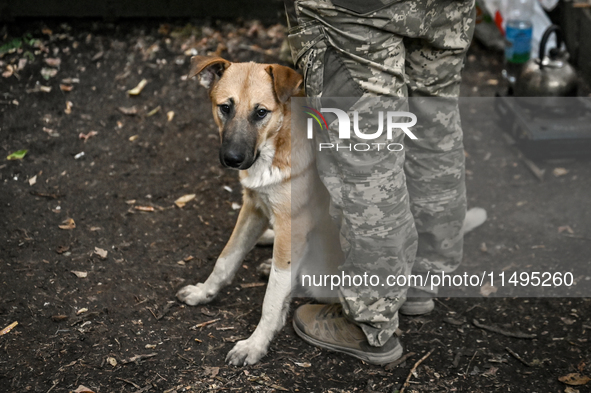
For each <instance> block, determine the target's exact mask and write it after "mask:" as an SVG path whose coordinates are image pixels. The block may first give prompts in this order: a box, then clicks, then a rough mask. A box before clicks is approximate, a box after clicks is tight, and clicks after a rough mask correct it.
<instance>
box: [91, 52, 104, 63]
mask: <svg viewBox="0 0 591 393" xmlns="http://www.w3.org/2000/svg"><path fill="white" fill-rule="evenodd" d="M104 55H105V52H103V51H100V52H97V53H96V54H95V55H94V56H92V59H90V60H91V61H97V60H99V59H100V58H101V57H103V56H104Z"/></svg>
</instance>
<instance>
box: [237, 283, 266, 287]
mask: <svg viewBox="0 0 591 393" xmlns="http://www.w3.org/2000/svg"><path fill="white" fill-rule="evenodd" d="M265 285H267V283H265V282H248V283H246V284H240V287H241V288H254V287H262V286H265Z"/></svg>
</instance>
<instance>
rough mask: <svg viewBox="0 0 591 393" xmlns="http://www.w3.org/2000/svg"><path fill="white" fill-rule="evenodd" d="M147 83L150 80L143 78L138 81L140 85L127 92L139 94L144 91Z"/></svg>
mask: <svg viewBox="0 0 591 393" xmlns="http://www.w3.org/2000/svg"><path fill="white" fill-rule="evenodd" d="M147 84H148V80H147V79H142V80H141V82H140V83H138V85H137V86H136V87H134V88H133V89H131V90H128V91H127V94H129V95H130V96H137V95H138V94H140V93H141V92H142V90H144V87H146V85H147Z"/></svg>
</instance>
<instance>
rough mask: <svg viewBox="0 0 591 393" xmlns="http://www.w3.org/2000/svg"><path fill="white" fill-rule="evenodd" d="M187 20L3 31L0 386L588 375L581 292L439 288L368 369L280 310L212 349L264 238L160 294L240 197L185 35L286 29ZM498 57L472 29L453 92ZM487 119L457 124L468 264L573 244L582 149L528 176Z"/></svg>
mask: <svg viewBox="0 0 591 393" xmlns="http://www.w3.org/2000/svg"><path fill="white" fill-rule="evenodd" d="M186 23H187V22H186V21H185V22H179V23H171V24H169V25H166V24H160V23H157V22H154V21H148V22H140V21H132V22H126V21H120V22H117V23H114V24H109V23H104V22H87V21H82V22H80V21H68V22H64V23H62V22H61V21H45V22H43V21H30V22H26V23H20V24H16V23H15V24H10V25H6V26H3V27H2V29H1V30H0V33H1V34H2V44H3V45H4V44H6V43H9V42H12V43H13V46H16V45H17V42H13V41H12V39H13V38H23V37H24V39H22V40H21V41H20V42H21V47H20V48H19V49H17V50H16V51H11V53H6V54H4V55H3V57H2V58H0V61H1V62H2V64H1V66H2V72H3V73H4V74H3V77H2V78H1V79H0V94H1V95H2V97H0V99H1V101H0V116H1V119H2V120H1V123H0V127H1V128H0V184H1V185H0V189H1V192H0V217H1V220H2V225H1V227H0V239H1V241H0V266H1V270H0V329H2V328H4V327H7V326H9V325H10V324H11V323H13V322H18V325H17V326H16V327H14V328H13V329H12V330H10V331H8V332H3V333H5V334H2V335H0V386H2V388H1V389H0V390H1V391H3V392H24V391H33V392H49V391H52V392H69V391H73V390H75V389H76V388H77V387H79V386H80V385H83V386H85V387H87V388H88V389H89V390H92V391H94V392H145V391H153V392H186V391H199V392H201V391H265V392H267V391H290V392H296V391H299V392H308V391H314V392H328V391H331V392H354V391H359V392H396V391H398V390H399V389H401V388H402V385H403V383H404V381H405V380H406V379H407V377H408V376H410V385H409V387H408V388H407V389H406V391H407V392H410V391H414V392H427V391H433V392H487V393H488V392H532V393H533V392H537V393H542V392H572V393H574V392H577V391H578V392H589V391H591V383H587V384H582V385H578V386H577V385H573V386H570V385H567V384H565V383H564V382H561V381H559V378H561V377H564V376H566V375H568V374H571V373H579V376H578V377H576V376H575V379H576V378H579V381H580V382H581V383H584V382H585V379H584V378H583V376H585V375H591V366H590V363H591V345H590V341H589V339H590V332H591V301H589V299H588V298H564V297H562V298H550V297H537V298H440V299H437V302H436V309H435V311H434V312H432V313H430V314H428V315H425V316H421V317H402V318H401V330H402V332H403V336H402V342H403V344H404V346H405V349H406V353H412V355H411V356H409V357H408V358H407V359H406V360H405V361H404V362H403V363H401V364H398V365H391V366H389V367H385V368H384V367H378V366H372V365H367V364H364V363H362V362H360V361H358V360H355V359H352V358H349V357H347V356H344V355H340V354H336V353H332V352H329V351H325V350H320V349H316V348H314V347H311V346H309V345H307V344H306V343H304V342H303V341H301V340H300V339H299V338H298V337H297V336H296V335H295V333H294V331H293V328H292V327H291V313H290V316H289V318H288V323H287V325H286V326H285V328H283V330H282V331H281V332H280V333H279V334H278V336H277V338H276V339H275V340H274V341H273V343H272V345H271V349H270V352H269V354H268V355H267V356H265V357H264V358H263V359H262V361H261V362H260V363H259V364H256V365H254V366H247V367H232V366H228V365H226V364H225V363H224V357H225V355H226V353H227V352H228V351H229V350H230V349H231V348H232V346H233V345H234V344H233V343H234V342H235V341H237V340H239V339H241V338H244V337H247V336H248V335H249V334H250V332H252V330H253V329H254V327H255V326H256V324H257V322H258V319H259V317H260V304H261V301H262V298H263V294H264V291H265V280H264V279H261V278H260V277H259V275H258V274H257V273H256V271H255V266H256V265H257V264H258V262H259V261H261V260H263V259H264V258H268V257H269V256H270V254H271V250H270V248H264V247H263V248H257V249H255V250H254V251H252V252H251V253H250V254H249V255H248V257H247V258H246V260H245V262H244V268H243V269H241V270H240V271H239V273H238V275H237V277H236V278H235V280H234V282H233V283H232V285H230V286H229V287H228V288H227V289H225V290H224V291H222V293H221V294H220V295H219V297H218V298H216V299H215V300H214V301H212V302H211V303H210V304H208V305H206V306H198V307H188V306H184V305H182V304H180V303H178V302H177V301H176V299H175V296H174V295H175V293H176V291H177V290H178V289H179V288H180V287H181V286H183V285H186V284H193V283H195V282H198V281H202V280H204V279H205V278H206V277H207V275H208V273H209V272H210V271H211V269H212V267H213V264H214V262H215V260H216V257H217V255H218V254H219V253H220V251H221V250H222V248H223V246H224V244H225V241H226V240H227V239H228V237H229V235H230V232H231V230H232V227H233V225H234V222H235V219H236V216H237V212H238V210H237V207H238V205H240V203H241V190H240V185H239V183H238V182H237V174H236V172H234V171H230V170H226V169H223V168H222V167H221V166H220V164H219V162H218V157H217V147H218V143H219V140H218V136H217V133H216V130H215V128H214V124H213V121H212V119H211V113H210V104H209V102H208V100H207V95H206V92H205V91H204V90H202V89H200V88H199V87H198V85H197V83H196V82H195V81H192V80H189V81H188V80H186V79H185V78H183V75H185V74H186V73H187V71H188V60H189V57H190V55H191V54H194V53H196V52H198V53H205V52H207V51H212V52H213V51H216V50H219V51H221V53H222V54H223V55H224V56H226V57H227V58H229V59H231V60H234V61H236V60H255V61H263V62H277V61H278V60H277V56H278V54H279V53H280V50H279V48H280V46H281V42H282V41H283V38H284V29H283V28H282V27H281V26H274V27H273V26H262V25H260V24H258V23H256V22H252V21H246V22H240V21H238V22H233V23H225V22H224V23H221V22H220V23H218V22H215V23H205V22H203V23H201V22H193V24H186ZM4 48H5V49H6V47H4ZM21 59H27V60H26V63H25V61H24V60H21ZM56 59H59V60H56ZM499 60H500V55H499V54H497V53H492V52H489V51H487V50H486V49H484V48H483V47H481V46H479V45H478V44H474V45H473V46H472V48H471V49H470V53H469V56H468V60H467V66H466V71H465V77H464V82H463V83H464V84H463V86H462V89H463V90H462V91H463V95H465V96H492V95H494V93H495V91H496V89H497V82H498V75H499V72H500V67H501V64H500V62H499ZM58 62H59V64H58ZM19 63H20V66H19ZM56 71H57V74H55V72H56ZM42 74H43V75H45V77H44V76H43V75H42ZM74 78H76V79H74ZM68 79H69V80H68ZM143 79H145V80H146V81H147V84H146V85H145V87H144V89H143V90H142V91H141V92H140V93H139V94H138V95H135V96H132V95H130V94H128V90H130V89H132V88H134V87H136V86H137V85H138V84H139V83H140V81H142V80H143ZM60 85H63V87H60ZM41 86H45V87H50V88H51V91H49V92H46V91H43V90H47V89H46V88H44V87H41ZM68 103H70V104H68ZM501 134H502V133H501V132H500V131H499V130H495V129H487V127H485V126H483V128H482V129H480V130H473V131H466V137H465V144H466V156H467V168H468V176H467V184H468V193H469V204H470V205H471V206H481V207H484V208H486V209H487V210H488V212H489V220H488V221H487V223H485V224H484V225H483V226H482V227H480V228H478V229H477V230H476V231H474V232H473V233H470V234H468V235H467V236H466V245H465V257H464V260H465V264H466V266H474V265H478V266H481V265H482V266H495V267H496V268H497V269H499V270H500V269H505V268H506V269H509V270H510V268H511V266H512V264H517V265H520V264H530V265H531V264H536V265H538V266H540V269H545V270H556V271H560V268H561V266H562V264H563V262H565V261H569V262H573V263H575V264H587V263H589V252H588V251H589V248H590V242H591V238H590V236H591V216H590V215H591V209H590V203H589V195H590V192H591V169H590V167H589V165H588V161H583V160H579V161H573V160H570V161H569V160H567V161H562V162H545V161H539V162H537V165H538V166H539V167H540V168H541V169H545V170H546V174H545V178H544V180H543V181H539V180H538V179H536V178H535V177H534V176H533V175H532V173H531V172H530V171H529V169H528V168H527V166H526V165H525V164H524V162H523V160H521V159H520V158H519V157H518V155H517V153H516V151H515V150H514V149H513V148H512V147H511V146H510V145H509V144H508V142H507V141H506V140H505V139H504V138H503V137H502V135H501ZM21 149H27V150H28V152H27V153H26V155H25V157H24V158H22V159H20V160H7V159H6V157H7V156H8V155H9V154H11V153H13V152H15V151H18V150H21ZM190 194H195V198H194V199H193V200H190V201H189V202H187V203H186V205H185V206H184V207H182V208H181V207H178V206H176V205H175V201H176V200H177V199H178V198H180V197H182V196H184V195H190ZM69 219H71V220H69ZM308 301H309V299H294V300H293V303H292V310H293V309H294V308H295V307H296V306H297V305H299V304H303V303H305V302H308ZM479 326H480V327H479ZM487 328H489V329H490V328H492V329H493V330H495V328H496V332H495V331H491V330H487ZM499 329H500V332H499ZM508 332H509V333H511V332H512V333H516V332H517V333H521V337H519V338H518V337H511V336H510V335H509V334H508ZM526 336H527V337H528V338H524V337H526ZM431 350H433V352H432V353H431V355H430V356H429V357H428V358H426V359H425V360H424V361H423V362H422V363H421V364H420V365H418V367H416V369H415V370H414V371H412V373H411V369H412V368H413V365H415V363H416V362H417V361H419V359H420V358H422V357H423V356H424V355H425V354H427V353H428V352H429V351H431ZM82 391H84V389H82Z"/></svg>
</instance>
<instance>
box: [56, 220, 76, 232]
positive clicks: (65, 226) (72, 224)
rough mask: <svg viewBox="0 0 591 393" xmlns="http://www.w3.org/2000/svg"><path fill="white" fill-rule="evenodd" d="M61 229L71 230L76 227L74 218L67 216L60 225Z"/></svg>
mask: <svg viewBox="0 0 591 393" xmlns="http://www.w3.org/2000/svg"><path fill="white" fill-rule="evenodd" d="M59 228H60V229H64V230H69V229H74V228H76V223H75V222H74V220H73V219H72V218H66V219H65V220H64V221H62V225H60V226H59Z"/></svg>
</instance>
